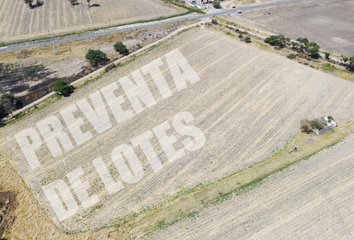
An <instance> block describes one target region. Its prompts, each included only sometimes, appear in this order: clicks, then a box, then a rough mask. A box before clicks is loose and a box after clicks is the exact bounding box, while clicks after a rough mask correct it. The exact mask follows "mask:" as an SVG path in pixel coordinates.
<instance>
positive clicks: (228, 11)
mask: <svg viewBox="0 0 354 240" xmlns="http://www.w3.org/2000/svg"><path fill="white" fill-rule="evenodd" d="M303 1H306V0H288V1H278V0H276V1H273V2H269V3H265V4H257V5H253V6H243V7H237V8H232V9H219V10H216V9H214V10H213V11H212V13H209V14H196V13H193V14H190V15H185V16H179V17H175V18H170V19H165V20H162V21H155V22H148V23H141V24H132V25H126V26H121V27H115V28H109V29H104V30H99V31H96V32H88V33H83V34H78V35H73V36H68V37H63V38H55V39H54V40H45V41H33V42H27V43H24V44H16V45H10V46H7V47H3V48H0V53H1V52H9V51H16V50H21V49H27V48H33V47H39V46H48V45H52V44H59V43H64V42H70V41H75V40H82V39H86V38H94V37H99V36H103V35H108V34H113V33H120V32H127V31H131V30H135V29H142V28H148V27H156V26H160V25H165V24H172V23H179V22H185V21H191V20H198V19H208V18H209V17H212V16H216V15H227V14H232V13H236V12H237V11H238V10H240V11H242V12H243V13H245V12H249V11H252V10H256V9H261V8H265V7H272V6H276V5H282V4H287V3H294V2H303Z"/></svg>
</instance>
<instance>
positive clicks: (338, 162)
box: [154, 134, 354, 239]
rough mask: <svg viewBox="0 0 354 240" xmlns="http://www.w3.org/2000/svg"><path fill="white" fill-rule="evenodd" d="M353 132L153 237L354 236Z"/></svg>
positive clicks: (279, 237)
mask: <svg viewBox="0 0 354 240" xmlns="http://www.w3.org/2000/svg"><path fill="white" fill-rule="evenodd" d="M353 148H354V135H353V134H352V135H350V136H349V137H347V138H346V139H345V140H344V141H343V142H341V143H339V144H338V145H336V146H335V147H332V148H330V149H327V150H324V151H322V152H320V153H319V154H317V155H315V156H314V157H312V158H310V159H308V160H306V161H303V162H302V163H300V164H299V165H296V166H294V167H291V168H290V169H288V170H286V171H283V172H280V173H278V174H276V175H274V176H272V177H270V178H269V179H268V180H267V181H266V182H265V183H264V184H263V185H262V186H261V187H259V188H256V189H254V190H252V191H251V192H249V193H247V194H244V195H241V196H235V197H233V198H232V199H230V200H227V201H225V202H224V203H222V204H220V205H218V206H213V207H210V208H208V209H206V210H204V211H202V212H200V214H199V216H200V217H198V218H196V219H193V220H187V221H185V222H182V223H178V224H176V225H174V226H172V227H169V228H168V229H167V230H165V231H160V232H158V233H157V234H156V236H155V237H154V239H235V238H237V239H351V238H352V237H353V235H354V230H353V220H354V217H353V216H354V208H353V205H352V202H353V199H354V191H353V190H354V183H353V178H352V176H353V173H354V164H353V160H354V154H353Z"/></svg>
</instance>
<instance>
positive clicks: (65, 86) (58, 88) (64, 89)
mask: <svg viewBox="0 0 354 240" xmlns="http://www.w3.org/2000/svg"><path fill="white" fill-rule="evenodd" d="M74 89H75V88H74V87H73V86H71V85H70V82H68V81H64V80H62V79H60V80H58V81H57V82H56V83H55V86H54V92H56V93H57V94H58V95H63V96H65V97H66V96H70V94H71V93H73V92H74Z"/></svg>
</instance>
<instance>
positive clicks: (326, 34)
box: [233, 0, 354, 56]
mask: <svg viewBox="0 0 354 240" xmlns="http://www.w3.org/2000/svg"><path fill="white" fill-rule="evenodd" d="M353 11H354V2H353V1H351V0H317V1H305V2H301V3H296V4H288V5H284V6H279V7H274V8H268V9H263V10H257V11H254V12H250V13H247V14H245V16H244V17H243V18H240V17H238V16H233V17H235V18H237V21H240V22H244V23H245V24H246V25H249V26H252V27H253V28H256V29H260V30H264V31H267V32H269V33H271V34H283V35H285V36H287V37H290V38H292V39H298V38H300V37H301V38H303V37H305V38H308V39H309V40H310V41H314V42H317V43H318V44H319V45H320V47H321V49H323V50H326V51H330V52H333V53H335V54H338V55H341V54H343V55H346V56H353V55H354V42H353V39H354V28H353V26H354V17H353V14H352V13H353ZM279 23H281V24H279Z"/></svg>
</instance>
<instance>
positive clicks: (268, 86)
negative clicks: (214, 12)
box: [1, 28, 354, 230]
mask: <svg viewBox="0 0 354 240" xmlns="http://www.w3.org/2000/svg"><path fill="white" fill-rule="evenodd" d="M176 48H178V49H179V50H180V51H181V52H182V54H183V55H184V56H185V57H186V59H187V60H188V61H189V63H190V64H191V65H192V67H193V68H194V69H195V71H196V72H197V74H198V75H199V77H200V78H201V79H202V80H201V81H200V82H198V83H196V84H194V85H191V86H189V87H188V88H187V89H184V90H183V91H181V92H177V90H176V89H175V87H174V84H173V83H172V81H173V80H172V77H171V74H170V72H169V69H168V67H167V64H166V62H165V60H164V58H163V56H164V55H165V54H166V53H168V52H170V51H172V50H174V49H176ZM159 57H161V58H162V59H163V62H164V65H163V66H162V67H161V70H162V71H163V74H164V76H165V78H166V80H167V81H168V84H169V86H170V87H171V89H172V92H173V96H172V97H169V98H168V99H162V97H161V96H160V95H159V94H158V92H157V91H158V90H157V89H156V86H155V84H154V83H153V80H152V79H151V77H150V76H145V80H146V82H147V84H148V86H149V87H150V90H151V91H152V92H153V95H154V96H155V99H156V101H157V104H156V105H155V106H153V107H150V108H147V109H145V110H144V111H143V112H142V113H140V114H139V115H137V116H135V117H134V118H131V119H129V120H128V121H126V122H124V123H123V124H120V125H114V127H113V128H112V129H110V130H109V131H108V132H105V133H103V134H101V135H99V136H97V133H96V132H95V131H94V130H92V129H91V127H92V126H91V125H90V124H89V123H88V121H87V119H86V118H85V117H84V116H83V115H80V114H78V115H77V116H75V117H82V118H83V120H84V122H85V125H84V126H83V131H84V132H85V131H87V130H92V131H91V132H92V135H93V136H94V138H93V139H92V140H90V141H88V142H86V143H85V144H83V145H81V146H80V147H77V148H75V149H74V150H73V151H71V152H68V153H66V154H64V155H61V156H59V157H57V158H55V160H54V159H52V156H51V154H50V152H49V151H48V149H47V148H46V147H45V145H43V146H42V148H41V149H40V150H39V151H38V153H39V156H40V161H41V162H42V164H43V165H42V166H41V167H40V168H39V169H36V171H31V170H30V167H29V166H28V163H27V162H26V161H25V160H24V158H23V155H22V154H21V150H20V149H19V147H18V145H17V143H16V141H15V140H14V133H17V132H19V131H21V130H22V129H25V128H28V127H35V123H36V122H38V121H40V120H42V119H44V118H45V117H48V116H52V115H56V116H59V110H61V109H62V108H64V107H66V106H68V105H70V104H72V103H73V102H75V101H77V100H79V99H81V98H83V97H88V96H89V93H92V92H94V91H96V90H97V89H100V88H102V87H103V86H106V85H108V84H109V83H111V82H113V81H117V80H118V79H119V78H120V77H123V76H126V75H127V76H130V73H131V72H132V71H134V70H136V69H138V68H140V67H142V66H144V65H146V64H148V63H150V62H151V61H153V60H155V59H156V58H159ZM353 91H354V84H353V83H351V82H348V81H344V80H341V79H338V78H336V77H333V76H331V75H328V74H324V73H322V72H320V71H316V70H313V69H310V68H307V67H305V66H302V65H299V64H296V63H294V62H293V61H291V60H288V59H286V58H284V57H280V56H277V55H275V54H271V53H266V52H262V51H260V50H258V49H255V48H252V47H250V46H247V45H246V44H245V43H240V42H237V41H234V40H233V39H231V38H229V37H227V36H224V35H222V34H219V33H216V32H214V31H212V30H208V29H202V28H199V29H192V30H191V31H187V32H185V33H182V34H181V35H178V36H176V37H174V38H173V39H171V40H168V41H167V42H164V43H163V44H161V45H159V46H158V47H155V48H153V49H151V50H149V51H148V52H147V53H145V54H143V55H142V56H140V57H139V58H136V59H135V60H134V61H132V62H131V63H130V64H128V65H124V66H122V67H119V68H118V69H117V70H113V71H112V72H109V73H108V74H107V75H105V76H104V77H102V78H101V79H100V80H98V81H96V82H93V83H92V84H90V85H87V86H85V87H84V88H83V89H81V90H80V91H78V92H76V93H74V94H73V95H72V96H71V97H70V98H64V99H61V100H60V101H59V102H56V103H55V104H53V105H52V106H50V107H48V108H46V109H43V110H42V111H39V112H38V113H36V114H34V115H31V116H29V117H28V118H26V119H24V120H22V121H19V122H18V123H16V124H14V125H10V126H7V127H5V128H4V129H3V130H2V132H1V135H2V136H1V137H2V141H1V145H2V146H4V148H5V149H6V150H7V151H8V153H9V154H10V155H11V156H12V162H13V163H14V164H15V166H16V169H17V170H18V172H19V173H20V175H21V176H22V177H23V178H24V180H25V182H26V184H28V186H29V187H30V188H31V189H32V191H33V193H34V195H35V196H36V198H38V199H39V200H40V202H42V203H43V206H44V208H45V209H46V210H47V211H48V212H49V213H50V214H51V216H52V218H53V219H55V217H54V216H55V215H54V213H53V211H52V209H51V207H50V206H49V204H48V202H47V200H46V197H45V196H44V194H43V192H42V190H41V187H40V185H46V184H48V183H49V182H51V181H54V180H56V179H65V174H67V173H68V172H70V171H71V170H73V169H74V168H77V167H78V166H82V167H83V170H84V172H85V176H84V177H82V181H85V180H88V181H89V182H90V185H91V186H92V187H91V188H90V189H89V194H90V195H91V194H93V193H97V194H98V196H99V198H100V203H99V204H97V206H94V207H92V208H89V209H86V210H84V209H82V208H81V207H80V209H79V213H78V214H76V215H75V216H73V217H72V218H70V219H68V220H65V221H63V222H62V226H63V227H64V228H66V229H71V230H86V229H90V228H93V227H100V226H102V225H104V224H106V223H107V222H108V221H109V220H111V219H115V218H117V217H121V216H124V215H127V214H132V213H134V212H135V211H137V210H139V209H140V208H142V207H143V206H149V205H152V204H155V203H157V202H160V201H163V200H164V199H166V196H167V195H172V194H175V193H176V192H177V191H178V189H180V188H181V187H184V188H191V187H194V186H196V185H197V184H199V183H201V182H206V181H212V180H215V179H217V178H220V177H222V176H224V175H227V174H230V173H232V172H235V171H237V170H240V169H243V168H245V167H246V166H249V165H250V164H252V163H255V162H258V161H260V160H262V159H264V158H266V157H267V156H270V155H271V154H272V151H274V150H275V149H276V148H280V147H282V146H283V145H284V143H285V142H286V140H287V139H289V137H290V136H292V135H294V134H295V133H297V132H298V129H299V122H300V119H302V118H304V117H307V118H309V119H311V118H314V117H319V116H324V115H332V116H334V117H335V118H336V119H338V120H343V119H354V109H353V108H352V106H353V105H354V97H353V95H352V93H353ZM120 94H123V92H122V91H121V90H119V91H118V93H117V95H120ZM122 106H123V108H124V109H126V108H129V107H130V105H129V103H128V100H127V99H126V104H123V105H122ZM182 111H189V112H191V113H192V114H193V115H194V117H195V120H194V122H193V125H196V126H197V127H199V128H200V129H201V130H202V131H203V132H204V134H205V136H206V139H207V142H206V144H205V146H204V147H203V148H202V149H200V150H198V151H196V152H188V151H187V152H188V153H187V155H186V156H185V157H183V158H182V159H180V160H178V161H176V162H174V163H168V160H167V159H166V157H165V155H164V154H163V151H162V149H161V148H160V147H159V146H158V144H157V140H152V144H153V145H154V147H155V151H156V152H157V155H158V156H159V157H161V160H162V162H163V169H162V170H160V171H159V172H156V173H154V172H153V171H152V170H151V167H150V165H149V164H148V162H147V160H146V159H145V158H144V157H143V154H142V151H141V150H139V149H136V152H137V154H138V157H139V159H140V160H141V162H142V164H143V166H144V171H145V175H144V178H143V180H141V181H140V182H138V183H136V184H134V185H129V186H127V187H126V188H125V189H123V190H122V191H120V192H118V193H116V194H113V195H109V194H108V193H107V191H106V190H105V188H104V186H103V184H102V183H101V182H100V180H99V177H98V175H97V172H96V171H95V169H94V168H93V166H92V163H91V161H92V160H94V159H95V158H96V157H98V156H102V159H104V161H105V162H106V164H107V165H108V166H109V169H110V170H111V173H112V174H113V177H114V179H120V177H119V175H118V172H117V171H116V170H115V169H114V165H113V163H112V162H111V160H110V154H111V151H112V149H113V148H114V147H115V146H118V145H119V144H123V143H126V144H129V142H130V140H131V139H133V138H134V137H135V136H138V135H140V134H142V133H144V132H145V131H147V130H150V129H151V128H153V127H154V126H157V125H158V124H160V123H162V122H164V121H166V120H168V121H169V122H171V119H172V118H173V117H174V116H175V115H176V114H177V113H179V112H182ZM110 118H111V119H112V122H114V120H113V115H112V114H111V113H110ZM64 131H67V132H68V130H67V128H66V127H65V128H64ZM70 136H71V135H70ZM176 137H177V143H176V144H175V148H176V149H180V148H182V147H183V146H182V144H181V141H182V140H183V137H181V136H176ZM71 140H72V139H71ZM65 181H66V180H65Z"/></svg>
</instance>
